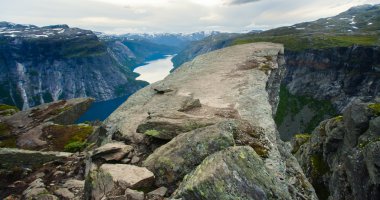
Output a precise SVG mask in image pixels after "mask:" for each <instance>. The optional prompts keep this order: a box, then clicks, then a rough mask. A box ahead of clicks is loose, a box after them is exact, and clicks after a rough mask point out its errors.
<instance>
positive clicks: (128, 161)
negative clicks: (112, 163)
mask: <svg viewBox="0 0 380 200" xmlns="http://www.w3.org/2000/svg"><path fill="white" fill-rule="evenodd" d="M130 162H131V159H129V158H124V159H123V160H121V163H123V164H128V163H130Z"/></svg>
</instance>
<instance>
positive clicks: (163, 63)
mask: <svg viewBox="0 0 380 200" xmlns="http://www.w3.org/2000/svg"><path fill="white" fill-rule="evenodd" d="M172 58H173V55H168V56H166V57H165V58H163V59H158V60H153V61H151V62H148V64H146V65H143V66H141V67H138V68H136V69H135V70H134V72H136V73H139V74H141V75H140V76H139V77H137V80H144V81H147V82H149V83H154V82H157V81H160V80H162V79H164V78H165V77H166V76H167V75H169V74H170V70H171V69H173V63H172V61H171V60H172Z"/></svg>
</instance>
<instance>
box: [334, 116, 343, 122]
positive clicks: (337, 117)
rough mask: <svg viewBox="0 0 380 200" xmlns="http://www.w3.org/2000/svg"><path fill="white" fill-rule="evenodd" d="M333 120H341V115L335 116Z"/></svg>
mask: <svg viewBox="0 0 380 200" xmlns="http://www.w3.org/2000/svg"><path fill="white" fill-rule="evenodd" d="M334 120H335V122H341V121H343V116H342V115H339V116H336V117H334Z"/></svg>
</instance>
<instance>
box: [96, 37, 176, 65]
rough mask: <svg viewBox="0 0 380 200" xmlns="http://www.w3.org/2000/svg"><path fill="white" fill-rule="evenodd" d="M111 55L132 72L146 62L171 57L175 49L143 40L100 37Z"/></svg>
mask: <svg viewBox="0 0 380 200" xmlns="http://www.w3.org/2000/svg"><path fill="white" fill-rule="evenodd" d="M101 41H103V42H104V43H105V44H106V45H107V47H108V51H109V52H110V53H111V55H112V56H113V57H114V58H115V59H116V60H117V61H118V62H119V63H121V64H126V65H128V67H129V68H130V69H131V70H133V69H135V68H136V67H137V66H140V65H143V64H145V63H146V62H147V61H150V60H155V59H159V58H163V57H165V55H173V54H176V53H177V52H178V48H177V47H173V46H167V45H163V44H157V43H153V42H151V41H148V40H144V39H126V38H124V37H102V38H101Z"/></svg>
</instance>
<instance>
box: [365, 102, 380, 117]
mask: <svg viewBox="0 0 380 200" xmlns="http://www.w3.org/2000/svg"><path fill="white" fill-rule="evenodd" d="M368 108H369V109H371V110H372V112H373V113H374V114H375V115H376V116H380V103H373V104H369V105H368Z"/></svg>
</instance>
